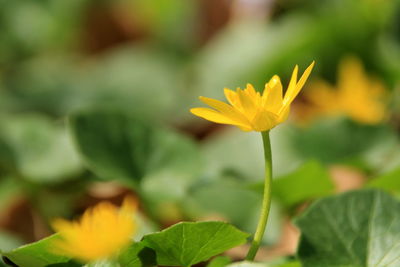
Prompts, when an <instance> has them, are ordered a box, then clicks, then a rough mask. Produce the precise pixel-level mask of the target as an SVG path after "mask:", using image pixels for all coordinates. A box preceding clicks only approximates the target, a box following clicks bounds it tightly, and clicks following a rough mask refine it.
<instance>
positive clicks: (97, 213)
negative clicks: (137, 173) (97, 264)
mask: <svg viewBox="0 0 400 267" xmlns="http://www.w3.org/2000/svg"><path fill="white" fill-rule="evenodd" d="M135 210H136V205H135V202H134V201H133V200H132V199H130V198H126V199H125V201H124V203H123V205H122V207H121V208H118V207H116V206H114V205H113V204H111V203H109V202H101V203H99V204H98V205H96V206H95V207H93V208H89V209H88V210H86V211H85V213H84V214H83V216H82V217H81V219H80V220H79V221H72V222H70V221H66V220H63V219H57V220H55V221H54V222H53V224H52V226H53V228H54V229H55V230H56V231H57V232H58V233H59V235H60V239H56V240H55V241H54V244H53V245H54V246H53V247H54V252H56V253H58V254H61V255H66V256H69V257H72V258H75V259H78V260H80V261H83V262H92V261H96V260H101V259H107V258H110V257H113V256H115V255H116V254H118V252H119V251H120V250H121V249H123V248H124V247H126V246H127V245H128V244H129V242H130V241H131V237H132V235H133V233H134V232H135V230H136V224H135V222H134V219H133V214H134V212H135Z"/></svg>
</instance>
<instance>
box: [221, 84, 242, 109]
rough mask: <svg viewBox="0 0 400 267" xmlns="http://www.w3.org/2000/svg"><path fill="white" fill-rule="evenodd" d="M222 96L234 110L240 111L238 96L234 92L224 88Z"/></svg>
mask: <svg viewBox="0 0 400 267" xmlns="http://www.w3.org/2000/svg"><path fill="white" fill-rule="evenodd" d="M224 94H225V97H226V99H227V100H228V102H229V104H231V105H232V106H233V107H234V108H236V109H238V110H241V108H242V107H241V105H240V100H239V96H238V95H237V93H236V92H234V91H232V90H230V89H228V88H224Z"/></svg>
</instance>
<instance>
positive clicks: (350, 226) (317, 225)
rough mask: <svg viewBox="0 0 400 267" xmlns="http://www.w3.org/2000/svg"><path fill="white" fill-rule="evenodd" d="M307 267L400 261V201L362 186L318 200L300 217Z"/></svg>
mask: <svg viewBox="0 0 400 267" xmlns="http://www.w3.org/2000/svg"><path fill="white" fill-rule="evenodd" d="M296 224H297V225H298V226H299V227H300V229H301V232H302V237H301V242H300V246H299V251H298V256H299V258H300V261H301V262H302V264H303V266H304V267H331V266H332V267H336V266H337V267H339V266H340V267H344V266H351V267H372V266H373V267H384V266H385V267H395V266H400V253H399V248H400V247H399V246H400V202H399V201H397V200H396V199H394V198H393V197H392V196H390V195H388V194H387V193H384V192H382V191H378V190H371V189H369V190H363V191H354V192H348V193H345V194H341V195H337V196H332V197H327V198H324V199H321V200H320V201H317V202H315V203H314V204H313V205H311V206H310V207H309V208H308V209H307V211H306V212H305V213H304V214H303V215H302V216H300V217H299V218H298V219H297V220H296Z"/></svg>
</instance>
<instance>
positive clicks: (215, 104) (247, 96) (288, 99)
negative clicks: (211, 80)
mask: <svg viewBox="0 0 400 267" xmlns="http://www.w3.org/2000/svg"><path fill="white" fill-rule="evenodd" d="M313 66H314V62H312V63H311V65H310V66H309V67H308V68H307V69H306V70H305V71H304V73H303V75H302V76H301V78H300V80H297V73H298V66H297V65H296V67H295V68H294V70H293V73H292V78H291V79H290V82H289V86H288V89H287V91H286V94H285V97H283V93H282V83H281V80H280V78H279V76H277V75H275V76H273V77H272V78H271V80H270V81H269V82H268V83H267V84H265V89H264V92H263V94H262V95H261V94H260V93H259V92H256V90H255V89H254V87H253V86H252V85H251V84H247V87H246V89H244V90H242V89H240V88H237V90H236V92H234V91H232V90H229V89H227V88H225V89H224V93H225V97H226V98H227V99H228V101H229V104H227V103H225V102H222V101H219V100H215V99H211V98H207V97H202V96H201V97H200V100H201V101H203V102H204V103H205V104H207V105H209V106H211V107H212V108H214V109H210V108H192V109H191V110H190V111H191V112H192V113H193V114H194V115H196V116H199V117H201V118H204V119H206V120H209V121H212V122H216V123H222V124H231V125H235V126H237V127H239V128H240V129H241V130H243V131H257V132H263V131H268V130H270V129H272V128H274V127H275V126H276V125H278V124H280V123H282V122H284V121H285V120H286V119H287V117H288V114H289V110H290V104H291V103H292V102H293V100H294V99H295V97H296V96H297V94H298V93H299V92H300V90H301V88H302V87H303V86H304V84H305V82H306V80H307V78H308V76H309V75H310V73H311V70H312V68H313Z"/></svg>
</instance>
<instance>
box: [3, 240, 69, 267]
mask: <svg viewBox="0 0 400 267" xmlns="http://www.w3.org/2000/svg"><path fill="white" fill-rule="evenodd" d="M57 238H58V235H52V236H50V237H48V238H44V239H42V240H40V241H38V242H35V243H31V244H28V245H25V246H22V247H19V248H16V249H14V250H11V251H9V252H3V253H2V256H4V257H6V258H7V259H9V260H10V261H11V262H13V263H14V264H16V265H18V266H19V267H32V266H35V267H45V266H47V265H50V264H56V263H67V262H68V261H69V260H70V259H69V258H67V257H65V256H60V255H57V254H54V253H52V248H53V246H52V243H53V242H54V240H55V239H57ZM56 266H57V265H56Z"/></svg>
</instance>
